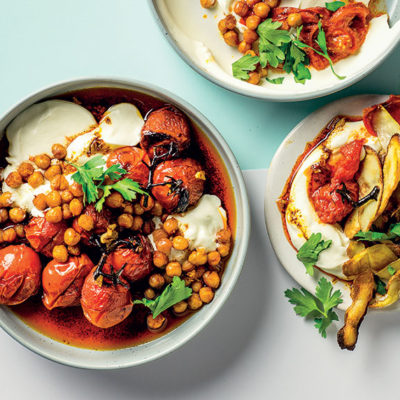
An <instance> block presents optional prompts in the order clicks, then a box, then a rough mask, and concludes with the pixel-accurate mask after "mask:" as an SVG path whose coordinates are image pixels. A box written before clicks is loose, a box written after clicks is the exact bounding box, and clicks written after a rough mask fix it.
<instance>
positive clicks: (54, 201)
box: [46, 190, 62, 207]
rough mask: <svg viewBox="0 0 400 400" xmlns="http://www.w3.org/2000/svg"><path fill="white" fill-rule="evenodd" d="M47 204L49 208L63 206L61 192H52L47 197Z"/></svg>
mask: <svg viewBox="0 0 400 400" xmlns="http://www.w3.org/2000/svg"><path fill="white" fill-rule="evenodd" d="M46 203H47V204H48V206H49V207H58V206H61V203H62V200H61V195H60V193H59V192H57V191H55V190H52V191H51V192H50V193H48V194H47V195H46Z"/></svg>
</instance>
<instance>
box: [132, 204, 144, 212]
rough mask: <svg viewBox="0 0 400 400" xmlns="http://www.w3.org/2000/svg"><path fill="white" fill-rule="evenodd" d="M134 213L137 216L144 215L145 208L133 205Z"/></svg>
mask: <svg viewBox="0 0 400 400" xmlns="http://www.w3.org/2000/svg"><path fill="white" fill-rule="evenodd" d="M133 212H134V213H135V214H136V215H143V214H144V208H143V207H142V206H141V205H140V204H139V203H135V204H134V205H133Z"/></svg>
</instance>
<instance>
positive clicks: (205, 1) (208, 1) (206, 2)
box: [200, 0, 216, 8]
mask: <svg viewBox="0 0 400 400" xmlns="http://www.w3.org/2000/svg"><path fill="white" fill-rule="evenodd" d="M200 4H201V6H202V7H203V8H213V7H214V6H215V4H216V0H200Z"/></svg>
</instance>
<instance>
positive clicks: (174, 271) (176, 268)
mask: <svg viewBox="0 0 400 400" xmlns="http://www.w3.org/2000/svg"><path fill="white" fill-rule="evenodd" d="M165 273H166V274H167V275H168V276H170V277H171V278H172V277H174V276H181V274H182V267H181V264H179V263H178V262H176V261H174V262H170V263H168V264H167V266H166V267H165Z"/></svg>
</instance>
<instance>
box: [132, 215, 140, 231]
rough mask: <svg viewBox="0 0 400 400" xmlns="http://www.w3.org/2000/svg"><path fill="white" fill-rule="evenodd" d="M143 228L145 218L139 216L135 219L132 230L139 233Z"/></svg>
mask: <svg viewBox="0 0 400 400" xmlns="http://www.w3.org/2000/svg"><path fill="white" fill-rule="evenodd" d="M142 226H143V218H142V217H139V216H138V215H136V216H135V217H133V224H132V228H131V229H132V230H133V231H139V230H140V229H141V227H142Z"/></svg>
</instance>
